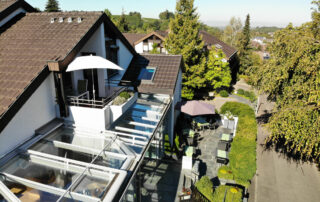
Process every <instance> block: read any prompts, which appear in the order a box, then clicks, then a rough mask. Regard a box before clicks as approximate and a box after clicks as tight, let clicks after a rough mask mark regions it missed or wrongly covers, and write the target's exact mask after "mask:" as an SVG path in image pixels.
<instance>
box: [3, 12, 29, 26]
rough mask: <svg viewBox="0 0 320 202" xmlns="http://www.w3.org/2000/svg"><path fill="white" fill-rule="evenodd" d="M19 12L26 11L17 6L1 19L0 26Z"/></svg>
mask: <svg viewBox="0 0 320 202" xmlns="http://www.w3.org/2000/svg"><path fill="white" fill-rule="evenodd" d="M20 13H26V11H25V10H24V9H23V8H18V9H17V10H15V11H13V12H12V13H11V14H10V15H8V16H7V17H5V18H4V19H3V20H1V21H0V27H1V26H2V25H4V24H6V23H7V22H9V21H10V20H11V19H12V18H14V17H15V16H17V15H19V14H20Z"/></svg>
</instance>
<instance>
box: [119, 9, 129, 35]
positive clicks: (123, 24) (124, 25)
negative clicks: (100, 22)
mask: <svg viewBox="0 0 320 202" xmlns="http://www.w3.org/2000/svg"><path fill="white" fill-rule="evenodd" d="M118 29H119V30H120V31H121V32H128V31H129V23H128V20H127V17H126V15H125V14H124V11H123V10H122V14H121V16H120V19H119V22H118Z"/></svg>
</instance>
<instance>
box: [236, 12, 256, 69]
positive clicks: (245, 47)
mask: <svg viewBox="0 0 320 202" xmlns="http://www.w3.org/2000/svg"><path fill="white" fill-rule="evenodd" d="M250 38H251V35H250V15H249V14H248V15H247V18H246V21H245V26H244V28H243V29H242V33H241V35H240V37H239V40H238V57H239V60H240V70H239V73H241V74H244V73H245V72H246V71H247V70H248V69H249V68H250V66H252V65H253V64H252V60H251V58H250V56H251V54H252V51H251V48H250Z"/></svg>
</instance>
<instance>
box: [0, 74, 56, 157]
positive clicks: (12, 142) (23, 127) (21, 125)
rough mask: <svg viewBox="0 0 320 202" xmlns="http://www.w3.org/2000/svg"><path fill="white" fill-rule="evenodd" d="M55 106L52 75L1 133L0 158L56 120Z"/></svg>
mask: <svg viewBox="0 0 320 202" xmlns="http://www.w3.org/2000/svg"><path fill="white" fill-rule="evenodd" d="M55 105H56V103H55V87H54V79H53V73H51V74H50V75H49V76H48V77H47V78H46V79H45V81H44V82H43V83H42V84H41V85H40V86H39V88H38V89H37V90H36V91H35V92H34V93H33V95H32V96H31V97H30V98H29V99H28V100H27V102H26V103H25V104H24V105H23V106H22V108H21V109H20V110H19V111H18V113H17V114H16V115H15V116H14V117H13V119H12V120H11V121H10V122H9V124H8V125H7V126H6V127H5V129H4V130H3V131H2V132H1V134H0V157H1V156H2V155H4V154H5V153H7V152H9V151H10V150H12V149H14V147H16V146H17V145H19V144H21V143H23V142H24V141H25V140H27V139H29V138H30V137H31V136H32V135H34V132H35V130H36V129H38V128H40V127H41V126H43V125H44V124H46V123H48V122H49V121H51V120H52V119H54V118H55V117H56V112H55Z"/></svg>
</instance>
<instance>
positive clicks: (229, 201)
mask: <svg viewBox="0 0 320 202" xmlns="http://www.w3.org/2000/svg"><path fill="white" fill-rule="evenodd" d="M225 196H226V197H225ZM224 198H225V200H224ZM213 201H219V202H220V201H225V202H241V201H242V190H241V189H239V188H237V187H232V186H226V185H221V186H219V187H217V188H216V189H215V191H214V194H213Z"/></svg>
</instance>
